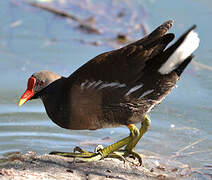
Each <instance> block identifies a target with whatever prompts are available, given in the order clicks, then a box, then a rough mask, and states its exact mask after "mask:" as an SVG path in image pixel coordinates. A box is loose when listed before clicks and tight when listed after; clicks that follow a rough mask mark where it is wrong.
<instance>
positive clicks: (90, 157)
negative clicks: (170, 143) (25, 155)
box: [50, 124, 139, 162]
mask: <svg viewBox="0 0 212 180" xmlns="http://www.w3.org/2000/svg"><path fill="white" fill-rule="evenodd" d="M128 128H129V130H130V135H129V136H128V137H126V138H123V139H122V140H120V141H118V142H116V143H114V144H111V145H109V146H107V147H105V148H99V149H98V151H97V152H94V153H92V152H87V151H84V150H82V149H81V148H79V147H77V149H76V148H75V150H77V151H78V152H79V153H76V152H73V153H71V152H57V151H54V152H51V153H50V154H54V155H59V156H64V157H74V158H75V159H76V160H78V161H84V162H90V161H97V160H100V159H103V158H105V157H107V156H110V157H121V154H120V153H119V150H120V148H122V147H124V146H126V145H128V144H130V142H134V139H137V138H138V137H139V130H138V128H137V127H136V126H135V125H133V124H130V125H128ZM131 154H132V153H131Z"/></svg>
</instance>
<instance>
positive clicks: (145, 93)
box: [138, 89, 154, 99]
mask: <svg viewBox="0 0 212 180" xmlns="http://www.w3.org/2000/svg"><path fill="white" fill-rule="evenodd" d="M153 91H154V90H153V89H151V90H148V91H146V92H144V93H143V94H142V95H141V96H140V97H139V98H138V99H141V98H142V97H144V96H146V95H148V94H150V93H152V92H153Z"/></svg>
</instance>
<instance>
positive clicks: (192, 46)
mask: <svg viewBox="0 0 212 180" xmlns="http://www.w3.org/2000/svg"><path fill="white" fill-rule="evenodd" d="M199 42H200V39H199V37H198V34H197V33H196V32H194V31H191V32H190V33H189V34H188V35H187V36H186V38H185V40H184V41H183V43H182V44H181V45H180V46H179V47H178V48H177V49H176V50H175V52H174V53H173V54H172V55H171V56H170V57H169V59H168V60H167V61H166V62H165V63H164V64H163V65H162V66H161V67H160V69H159V70H158V72H159V73H161V74H168V73H170V72H171V71H173V70H174V69H176V68H177V67H178V66H179V65H180V64H181V63H182V62H183V61H184V60H185V59H186V58H187V57H189V56H190V55H191V54H192V53H193V52H194V51H195V50H196V49H197V48H198V46H199Z"/></svg>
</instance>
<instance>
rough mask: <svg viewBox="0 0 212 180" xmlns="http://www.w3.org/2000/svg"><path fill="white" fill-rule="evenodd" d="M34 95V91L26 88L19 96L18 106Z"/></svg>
mask: <svg viewBox="0 0 212 180" xmlns="http://www.w3.org/2000/svg"><path fill="white" fill-rule="evenodd" d="M33 95H34V92H33V91H31V90H28V89H27V90H26V91H25V93H24V94H23V95H22V96H21V98H20V100H19V102H18V106H21V105H23V104H24V103H25V102H27V101H28V100H29V99H30V98H31V97H32V96H33Z"/></svg>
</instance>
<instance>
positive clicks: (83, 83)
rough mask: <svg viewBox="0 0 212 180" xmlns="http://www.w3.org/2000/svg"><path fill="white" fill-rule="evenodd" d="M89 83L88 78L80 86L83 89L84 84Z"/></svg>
mask: <svg viewBox="0 0 212 180" xmlns="http://www.w3.org/2000/svg"><path fill="white" fill-rule="evenodd" d="M87 83H88V80H86V81H85V82H83V83H82V84H81V85H80V88H81V89H82V90H83V89H84V86H85V85H86V84H87Z"/></svg>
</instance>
